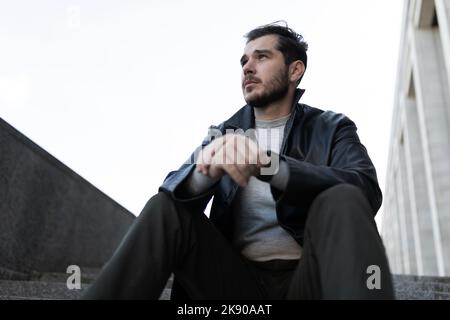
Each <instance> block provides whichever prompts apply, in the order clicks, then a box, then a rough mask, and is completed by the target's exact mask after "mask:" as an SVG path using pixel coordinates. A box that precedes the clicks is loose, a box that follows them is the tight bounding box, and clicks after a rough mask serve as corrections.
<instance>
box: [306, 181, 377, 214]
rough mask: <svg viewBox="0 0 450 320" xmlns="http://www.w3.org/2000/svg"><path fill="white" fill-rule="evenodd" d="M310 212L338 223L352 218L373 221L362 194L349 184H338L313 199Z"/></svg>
mask: <svg viewBox="0 0 450 320" xmlns="http://www.w3.org/2000/svg"><path fill="white" fill-rule="evenodd" d="M310 212H311V213H313V215H315V216H320V217H321V218H322V219H326V220H328V221H329V220H333V219H339V220H340V221H343V220H348V219H353V218H354V216H355V215H356V216H358V217H360V216H362V217H364V218H370V219H373V212H372V209H371V208H370V205H369V202H368V200H367V198H366V197H365V195H364V194H363V192H362V191H361V190H360V189H359V188H358V187H355V186H353V185H350V184H338V185H336V186H333V187H331V188H328V189H327V190H325V191H323V192H322V193H320V194H319V195H318V196H317V197H316V199H314V201H313V203H312V205H311V209H310Z"/></svg>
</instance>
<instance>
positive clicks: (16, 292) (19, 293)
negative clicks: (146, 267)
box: [0, 269, 173, 300]
mask: <svg viewBox="0 0 450 320" xmlns="http://www.w3.org/2000/svg"><path fill="white" fill-rule="evenodd" d="M83 270H86V269H83ZM97 274H98V270H96V269H92V270H91V273H89V272H86V271H83V273H82V279H81V289H73V290H70V289H68V288H67V285H66V280H67V277H68V275H67V274H62V273H45V274H41V275H40V276H36V275H34V276H33V278H34V279H33V280H30V281H23V280H0V300H75V299H78V298H80V297H81V295H82V294H83V292H84V291H85V290H86V289H87V288H88V287H89V285H90V284H91V283H92V282H93V280H94V279H95V277H96V275H97ZM172 283H173V276H171V277H170V278H169V280H168V281H167V284H166V287H165V289H164V290H163V292H162V293H161V296H160V298H159V299H160V300H169V299H170V293H171V288H172Z"/></svg>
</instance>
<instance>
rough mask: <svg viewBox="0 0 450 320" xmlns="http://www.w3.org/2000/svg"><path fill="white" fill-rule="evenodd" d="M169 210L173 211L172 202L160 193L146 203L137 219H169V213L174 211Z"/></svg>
mask: <svg viewBox="0 0 450 320" xmlns="http://www.w3.org/2000/svg"><path fill="white" fill-rule="evenodd" d="M171 209H175V203H174V200H173V199H172V198H171V197H170V195H168V194H167V193H165V192H162V191H160V192H158V193H157V194H155V195H154V196H152V197H151V198H150V199H149V200H148V201H147V203H146V204H145V206H144V209H142V211H141V213H140V214H139V216H138V219H139V220H147V219H150V217H155V216H166V217H169V216H170V213H171V212H173V213H174V212H175V211H176V210H171Z"/></svg>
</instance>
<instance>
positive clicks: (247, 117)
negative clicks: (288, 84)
mask: <svg viewBox="0 0 450 320" xmlns="http://www.w3.org/2000/svg"><path fill="white" fill-rule="evenodd" d="M304 92H305V90H304V89H295V96H294V102H293V107H292V112H291V117H290V118H289V120H288V122H292V121H293V120H294V119H292V118H294V117H295V118H298V117H300V116H301V115H302V114H303V108H302V107H301V105H300V104H299V103H298V102H299V101H300V98H301V97H302V95H303V93H304ZM254 127H255V112H254V110H253V107H252V106H249V105H248V104H247V105H245V106H244V107H242V108H241V109H240V110H239V111H238V112H236V113H235V114H234V115H233V116H232V117H231V118H230V119H228V120H227V121H225V122H224V128H225V129H227V128H231V129H238V128H240V129H242V130H244V131H246V130H248V129H250V128H254Z"/></svg>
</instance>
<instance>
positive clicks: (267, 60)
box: [84, 24, 393, 299]
mask: <svg viewBox="0 0 450 320" xmlns="http://www.w3.org/2000/svg"><path fill="white" fill-rule="evenodd" d="M246 37H247V43H246V46H245V49H244V53H243V55H242V58H241V65H242V91H243V95H244V99H245V101H246V102H247V104H246V105H245V106H244V107H243V108H241V109H240V110H239V111H238V112H237V113H236V114H235V115H233V116H232V117H231V118H230V119H228V120H227V121H225V122H223V123H222V124H220V125H219V126H218V127H211V128H210V129H211V130H210V134H209V135H208V137H207V138H206V139H205V140H204V141H203V143H202V145H201V147H199V149H198V150H197V151H196V152H194V154H193V155H192V156H191V158H190V161H187V162H186V163H185V164H183V165H182V166H181V167H180V168H179V169H178V170H177V171H173V172H171V173H169V175H168V176H167V178H166V179H165V181H164V183H163V184H162V186H161V187H160V190H159V193H158V194H156V195H155V196H153V197H152V198H151V199H150V200H149V201H148V203H147V204H146V206H145V208H144V209H143V211H142V213H141V214H140V215H139V217H138V218H137V219H136V221H135V223H134V224H133V226H132V227H131V228H130V230H129V232H128V233H127V235H126V236H125V238H124V240H123V241H122V243H121V244H120V246H119V248H118V249H117V251H116V252H115V254H114V255H113V257H112V258H111V260H110V261H109V263H108V264H107V265H106V266H105V268H104V270H103V271H102V273H101V274H100V276H99V278H98V279H97V281H96V282H95V283H94V284H92V285H91V287H90V288H89V290H88V291H87V293H86V294H85V295H84V298H86V299H95V298H101V299H122V298H123V299H127V298H131V299H133V298H138V299H139V298H143V299H145V298H147V299H157V298H158V297H159V296H160V294H161V292H162V290H163V288H164V286H165V283H166V281H167V279H168V277H169V276H170V274H171V273H174V274H175V279H176V281H175V288H174V289H173V293H175V296H176V297H178V298H191V299H390V298H393V290H392V283H391V276H390V271H389V267H388V262H387V259H386V255H385V252H384V247H383V244H382V241H381V239H380V237H379V234H378V231H377V228H376V224H375V221H374V215H375V214H376V212H377V210H378V209H379V207H380V205H381V200H382V195H381V191H380V188H379V186H378V182H377V177H376V172H375V168H374V166H373V164H372V162H371V160H370V158H369V156H368V154H367V152H366V149H365V148H364V146H363V145H362V144H361V143H360V141H359V138H358V136H357V134H356V126H355V125H354V123H353V122H352V121H351V120H349V119H348V118H347V117H345V116H344V115H342V114H336V113H334V112H331V111H327V112H324V111H322V110H319V109H316V108H312V107H310V106H307V105H305V104H301V103H299V99H300V97H301V95H302V94H303V90H300V89H296V88H297V86H298V84H299V83H300V80H301V79H302V77H303V74H304V73H305V69H306V66H307V55H306V51H307V44H306V42H304V41H303V38H302V37H301V36H300V35H298V34H297V33H295V32H294V31H293V30H292V29H290V28H288V27H287V26H282V25H278V24H270V25H265V26H262V27H259V28H257V29H254V30H252V31H251V32H249V33H248V34H247V35H246ZM192 160H193V161H192ZM212 196H214V200H213V204H212V208H211V212H210V218H209V219H208V218H207V217H206V216H205V215H204V213H203V211H204V209H205V207H206V205H207V203H208V202H209V200H210V199H211V197H212Z"/></svg>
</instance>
